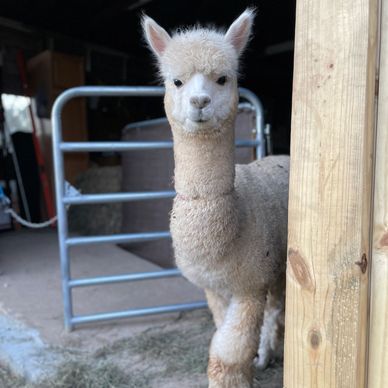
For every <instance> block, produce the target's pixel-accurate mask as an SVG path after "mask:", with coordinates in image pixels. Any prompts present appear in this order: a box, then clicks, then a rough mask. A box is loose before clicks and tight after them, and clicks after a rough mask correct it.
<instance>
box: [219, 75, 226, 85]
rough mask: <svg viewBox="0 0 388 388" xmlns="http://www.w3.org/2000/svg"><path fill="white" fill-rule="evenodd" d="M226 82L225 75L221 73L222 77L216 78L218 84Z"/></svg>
mask: <svg viewBox="0 0 388 388" xmlns="http://www.w3.org/2000/svg"><path fill="white" fill-rule="evenodd" d="M225 82H226V76H225V75H223V76H222V77H220V78H218V80H217V83H218V85H225Z"/></svg>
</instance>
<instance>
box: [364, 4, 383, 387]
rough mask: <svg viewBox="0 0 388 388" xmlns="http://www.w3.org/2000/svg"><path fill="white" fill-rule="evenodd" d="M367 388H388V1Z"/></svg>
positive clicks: (380, 110) (376, 168) (381, 98)
mask: <svg viewBox="0 0 388 388" xmlns="http://www.w3.org/2000/svg"><path fill="white" fill-rule="evenodd" d="M381 5H382V8H381V50H380V76H379V96H378V111H377V112H378V114H377V135H376V136H377V141H376V167H375V195H374V222H373V224H374V225H373V248H372V249H373V250H372V270H371V315H370V334H369V369H368V387H369V388H386V387H388V1H387V0H383V1H382V4H381Z"/></svg>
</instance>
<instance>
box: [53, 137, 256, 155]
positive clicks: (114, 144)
mask: <svg viewBox="0 0 388 388" xmlns="http://www.w3.org/2000/svg"><path fill="white" fill-rule="evenodd" d="M235 145H236V147H257V146H259V145H260V142H259V141H258V140H237V141H236V143H235ZM172 147H173V142H172V141H146V142H141V141H136V142H124V141H111V142H105V141H99V142H85V141H83V142H79V143H78V142H63V143H62V144H61V147H60V148H61V151H63V152H101V151H117V152H118V151H120V152H122V151H143V150H159V149H172Z"/></svg>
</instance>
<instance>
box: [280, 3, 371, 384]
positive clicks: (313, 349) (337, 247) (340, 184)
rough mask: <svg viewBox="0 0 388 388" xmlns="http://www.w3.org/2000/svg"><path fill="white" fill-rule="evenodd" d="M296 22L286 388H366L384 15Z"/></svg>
mask: <svg viewBox="0 0 388 388" xmlns="http://www.w3.org/2000/svg"><path fill="white" fill-rule="evenodd" d="M296 16H297V22H296V36H295V66H294V85H293V108H292V139H291V176H290V199H289V247H288V252H289V257H288V265H287V302H286V337H285V368H284V387H286V388H303V387H309V388H310V387H330V388H335V387H344V388H350V387H351V388H357V387H364V385H365V382H366V381H365V379H366V377H365V375H366V373H365V372H366V367H365V366H366V336H367V310H368V276H369V274H368V273H369V268H368V265H366V267H365V263H364V264H361V263H362V257H363V255H364V254H365V258H366V260H367V261H369V258H370V227H371V222H370V211H371V195H372V194H371V192H372V159H373V144H374V116H375V103H374V93H375V71H376V70H375V67H376V66H375V65H376V50H377V47H376V46H377V44H376V36H377V33H376V31H377V16H378V6H377V1H376V0H341V1H335V0H319V1H311V0H298V2H297V15H296ZM366 264H367V263H366ZM362 269H364V270H365V271H364V272H363V271H362Z"/></svg>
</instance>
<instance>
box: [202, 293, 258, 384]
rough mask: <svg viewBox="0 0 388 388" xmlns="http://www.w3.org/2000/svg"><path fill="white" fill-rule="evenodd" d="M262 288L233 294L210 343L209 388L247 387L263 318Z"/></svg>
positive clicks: (250, 378)
mask: <svg viewBox="0 0 388 388" xmlns="http://www.w3.org/2000/svg"><path fill="white" fill-rule="evenodd" d="M264 306H265V292H263V293H261V294H260V295H259V296H258V295H255V297H254V298H253V297H241V298H236V297H233V298H232V300H231V302H230V305H229V307H228V310H227V312H226V314H225V318H224V322H223V323H222V325H221V326H220V327H219V328H218V329H217V331H216V333H215V334H214V336H213V339H212V343H211V346H210V355H209V365H208V377H209V388H249V387H251V386H252V380H253V359H254V357H255V355H256V351H257V344H258V341H259V335H260V327H261V323H262V320H263V313H264Z"/></svg>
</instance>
